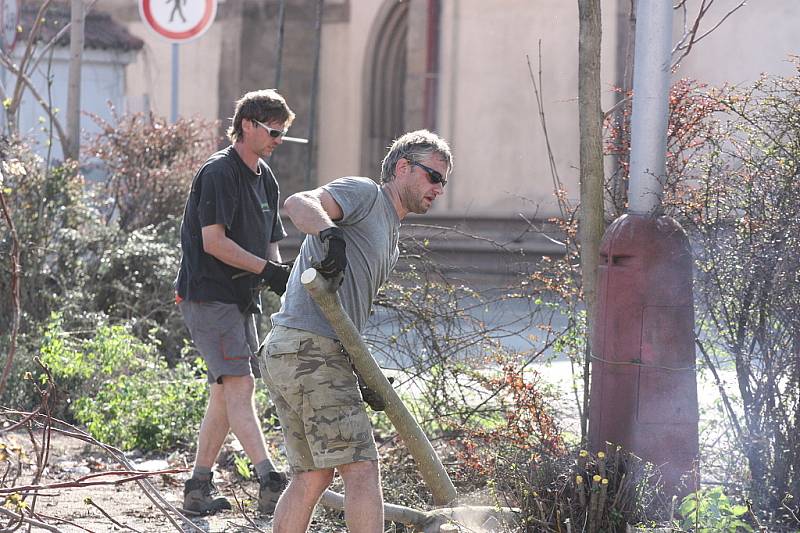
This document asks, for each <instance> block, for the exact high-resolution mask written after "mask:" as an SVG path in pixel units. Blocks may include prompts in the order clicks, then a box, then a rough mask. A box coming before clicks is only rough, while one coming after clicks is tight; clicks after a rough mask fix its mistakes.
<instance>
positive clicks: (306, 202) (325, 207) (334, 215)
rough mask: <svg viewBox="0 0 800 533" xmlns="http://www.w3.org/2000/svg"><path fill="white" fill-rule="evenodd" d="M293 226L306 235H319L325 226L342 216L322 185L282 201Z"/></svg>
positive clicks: (332, 224)
mask: <svg viewBox="0 0 800 533" xmlns="http://www.w3.org/2000/svg"><path fill="white" fill-rule="evenodd" d="M283 212H284V213H286V214H287V215H289V218H290V219H291V220H292V222H293V223H294V225H295V227H296V228H297V229H299V230H300V231H302V232H303V233H305V234H307V235H319V232H320V231H322V230H324V229H325V228H330V227H332V226H335V225H336V224H335V221H337V220H341V219H342V217H343V216H344V213H343V212H342V208H341V207H340V206H339V204H338V203H337V202H336V200H334V199H333V196H331V194H330V193H329V192H328V191H326V190H325V189H323V188H322V187H319V188H316V189H313V190H310V191H302V192H298V193H296V194H293V195H291V196H290V197H288V198H287V199H286V201H285V202H284V203H283Z"/></svg>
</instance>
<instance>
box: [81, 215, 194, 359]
mask: <svg viewBox="0 0 800 533" xmlns="http://www.w3.org/2000/svg"><path fill="white" fill-rule="evenodd" d="M179 222H180V221H179V220H178V219H176V218H171V219H168V220H166V221H164V222H162V223H161V224H159V225H156V226H145V227H143V228H138V229H135V230H132V231H130V232H128V233H125V232H119V233H117V234H116V235H115V238H114V245H113V246H109V247H108V248H107V249H106V251H105V253H104V254H103V255H102V256H101V258H100V264H99V267H98V272H97V282H96V285H95V287H96V290H95V292H94V294H93V296H94V302H93V307H94V308H95V309H97V310H99V311H100V312H102V313H104V314H106V315H107V316H108V317H109V318H110V320H111V321H112V322H117V321H121V322H125V323H127V324H129V325H130V327H131V330H132V331H133V333H134V334H135V335H136V336H137V337H138V338H140V339H146V338H148V336H151V337H153V338H155V339H157V340H158V341H159V345H160V348H161V353H162V355H163V356H164V357H165V358H166V360H167V362H168V363H169V364H174V363H175V362H176V361H177V360H178V358H179V356H180V352H181V349H182V348H183V346H184V343H185V340H186V338H187V332H186V327H185V326H184V323H183V319H182V318H181V316H180V312H179V310H178V307H177V306H176V305H175V297H174V292H175V290H174V288H173V282H174V280H175V275H176V274H177V272H178V267H179V265H180V245H179V242H178V224H179Z"/></svg>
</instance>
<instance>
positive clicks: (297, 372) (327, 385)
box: [259, 326, 378, 472]
mask: <svg viewBox="0 0 800 533" xmlns="http://www.w3.org/2000/svg"><path fill="white" fill-rule="evenodd" d="M259 363H260V365H261V375H262V377H263V379H264V383H266V385H267V389H268V390H269V395H270V398H271V399H272V403H274V404H275V409H276V410H277V412H278V418H279V419H280V421H281V428H282V430H283V437H284V439H285V441H286V455H287V456H288V459H289V465H290V466H291V467H292V470H294V471H295V472H307V471H310V470H319V469H322V468H333V467H335V466H339V465H343V464H348V463H355V462H358V461H375V460H377V459H378V450H377V448H376V447H375V440H374V439H373V437H372V425H371V424H370V421H369V417H368V416H367V411H366V409H365V408H364V402H363V401H362V399H361V393H360V392H359V390H358V382H357V380H356V376H355V374H354V373H353V367H352V365H351V362H350V358H349V357H348V355H347V353H346V352H345V351H344V350H343V348H342V345H341V344H339V342H337V341H335V340H333V339H329V338H326V337H322V336H319V335H316V334H314V333H310V332H308V331H303V330H299V329H293V328H287V327H283V326H275V327H274V328H273V329H272V331H271V332H270V334H269V335H268V336H267V339H266V340H265V341H264V344H263V346H262V347H261V350H260V351H259Z"/></svg>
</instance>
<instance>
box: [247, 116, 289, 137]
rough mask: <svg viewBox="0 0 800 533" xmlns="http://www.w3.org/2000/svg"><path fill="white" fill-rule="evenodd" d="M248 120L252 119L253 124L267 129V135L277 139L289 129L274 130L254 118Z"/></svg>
mask: <svg viewBox="0 0 800 533" xmlns="http://www.w3.org/2000/svg"><path fill="white" fill-rule="evenodd" d="M250 120H251V121H253V123H254V124H255V125H257V126H261V127H262V128H264V129H265V130H267V133H269V136H270V137H272V138H273V139H277V138H278V137H282V136H284V135H286V132H288V131H289V130H276V129H273V128H270V127H269V126H267V125H266V124H264V123H263V122H259V121H257V120H256V119H254V118H251V119H250Z"/></svg>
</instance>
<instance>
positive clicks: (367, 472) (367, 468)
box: [336, 461, 380, 488]
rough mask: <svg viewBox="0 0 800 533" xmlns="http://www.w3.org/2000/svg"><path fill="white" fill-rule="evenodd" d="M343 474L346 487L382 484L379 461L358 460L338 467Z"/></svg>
mask: <svg viewBox="0 0 800 533" xmlns="http://www.w3.org/2000/svg"><path fill="white" fill-rule="evenodd" d="M336 468H337V469H338V470H339V474H340V475H341V476H342V480H343V481H344V484H345V488H347V486H348V485H350V486H355V485H358V486H365V487H377V486H379V485H380V468H379V467H378V461H358V462H355V463H348V464H345V465H340V466H338V467H336Z"/></svg>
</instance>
